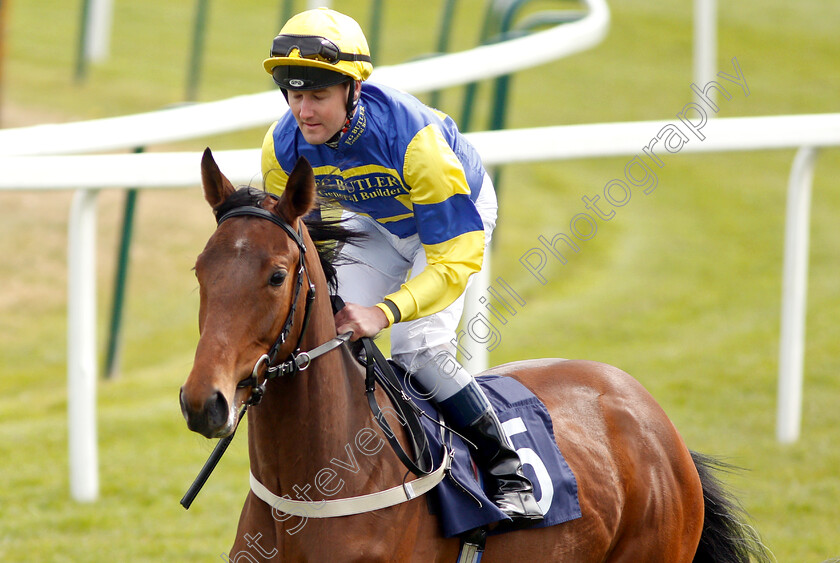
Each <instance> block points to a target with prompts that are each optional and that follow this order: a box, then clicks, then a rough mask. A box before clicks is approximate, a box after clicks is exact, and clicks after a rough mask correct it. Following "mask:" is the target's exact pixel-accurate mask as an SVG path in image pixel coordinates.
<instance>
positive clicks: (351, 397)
mask: <svg viewBox="0 0 840 563" xmlns="http://www.w3.org/2000/svg"><path fill="white" fill-rule="evenodd" d="M313 306H314V307H316V310H314V311H313V314H312V322H311V323H310V327H309V328H308V329H307V331H306V335H305V337H304V340H303V342H302V343H301V349H302V350H305V351H306V350H310V349H312V348H314V347H315V346H318V345H320V344H323V343H324V342H326V341H328V340H330V339H331V338H332V337H334V336H335V327H334V323H333V322H332V312H331V309H329V308H327V310H326V313H325V312H324V303H323V302H321V300H320V299H316V301H315V303H313ZM326 307H329V304H327V305H326ZM363 391H364V378H363V372H362V369H361V367H360V366H359V365H358V364H357V363H356V362H355V361H354V360H353V358H352V356H351V354H350V353H349V352H348V351H347V349H346V347H344V346H342V347H341V348H339V349H337V350H333V351H331V352H329V353H327V354H326V355H324V356H321V357H320V358H318V359H316V360H314V361H313V362H312V365H311V367H310V368H309V369H307V370H306V371H303V372H300V373H298V374H296V375H293V376H288V377H286V378H282V379H277V380H273V381H270V382H269V383H268V385H267V389H266V393H265V396H264V398H263V400H262V402H261V403H260V405H258V406H257V407H256V408H253V409H251V411H250V412H249V417H250V420H249V426H248V432H249V449H250V451H251V452H250V456H251V470H252V471H253V472H254V474H255V476H257V478H258V479H260V481H262V482H263V484H265V485H266V486H268V487H269V488H270V489H272V490H273V491H274V492H275V493H276V494H279V495H283V494H288V495H290V496H291V498H301V499H302V498H303V496H304V493H300V491H302V490H307V491H308V492H307V493H305V496H311V498H313V499H319V498H324V495H322V494H320V493H319V492H318V490H317V483H316V482H315V479H316V476H317V475H319V474H320V475H322V478H323V479H329V477H330V476H331V475H332V476H333V477H332V479H331V481H330V484H329V486H328V487H325V488H326V489H332V488H335V487H336V486H337V484H338V483H339V482H341V481H343V482H344V483H346V485H347V488H346V490H345V493H347V494H339V495H338V496H339V497H341V496H348V495H352V494H355V493H356V492H357V491H355V490H354V488H357V487H361V486H363V485H364V484H365V482H366V481H367V480H368V477H369V476H370V473H371V471H372V470H373V466H378V465H380V463H381V458H380V457H379V454H378V453H377V454H376V455H373V454H372V453H371V452H372V451H373V449H374V448H373V446H372V445H371V444H372V443H373V438H372V436H373V435H372V434H371V431H370V430H365V429H369V428H372V427H373V426H374V425H375V424H374V422H373V418H372V415H371V413H370V409H369V407H368V405H367V402H366V400H365V395H364V393H363ZM323 470H327V471H326V472H324V471H323ZM375 473H376V474H377V475H382V471H381V470H378V471H375ZM339 480H341V481H339ZM306 485H309V487H308V488H307V487H306ZM322 490H323V489H322ZM296 495H297V496H296Z"/></svg>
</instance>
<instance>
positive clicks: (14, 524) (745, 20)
mask: <svg viewBox="0 0 840 563" xmlns="http://www.w3.org/2000/svg"><path fill="white" fill-rule="evenodd" d="M193 4H194V3H192V2H162V1H159V0H149V1H147V2H142V3H140V2H116V3H115V23H114V37H113V40H112V41H113V47H112V57H111V59H110V60H109V61H108V62H106V63H103V64H101V65H97V66H93V67H91V68H89V69H88V75H87V79H86V81H84V82H83V83H76V82H75V81H74V80H73V76H74V65H75V58H74V57H75V49H76V36H75V34H76V27H77V25H78V9H79V5H80V3H79V2H72V3H66V2H57V1H54V0H42V1H41V2H13V3H12V5H11V7H10V9H9V12H8V13H9V16H10V21H9V22H8V24H7V31H8V35H7V37H8V44H7V45H6V60H5V61H4V62H5V69H4V73H3V80H4V83H3V84H2V88H3V97H2V102H1V103H0V105H1V106H2V123H3V124H4V125H9V124H10V123H24V122H26V123H36V122H45V121H71V120H73V119H78V118H92V117H103V116H113V115H120V114H126V113H133V112H140V111H150V110H154V109H157V108H160V107H165V106H167V105H171V104H174V103H178V102H181V101H183V99H184V92H185V91H186V76H187V64H188V60H189V52H190V33H191V31H190V26H191V20H192V10H193V9H194V5H193ZM277 4H278V3H276V2H257V1H256V0H248V1H246V2H234V1H233V0H219V1H217V2H214V3H212V6H211V12H210V20H209V27H208V35H207V38H206V57H205V66H204V68H203V73H202V79H201V83H200V89H199V96H198V98H199V100H215V99H221V98H224V97H228V96H233V95H239V94H246V93H252V92H257V91H260V90H263V89H265V88H267V87H268V85H269V84H268V77H267V76H266V75H265V74H264V73H263V71H262V69H261V65H260V63H261V60H262V58H263V56H264V54H265V52H266V51H267V46H268V44H269V41H270V38H271V37H272V36H273V34H274V33H275V32H276V31H277V29H278V27H279V24H278V21H279V13H278V8H277ZM333 4H334V6H335V7H336V8H338V9H341V10H344V11H347V12H350V13H352V14H354V15H355V16H356V17H357V18H358V19H359V20H360V22H361V23H362V24H363V26H367V25H368V22H369V21H370V14H369V3H368V2H362V1H361V0H359V1H355V2H351V1H342V0H337V1H335V2H334V3H333ZM386 4H387V7H386V10H387V11H386V13H385V16H384V22H383V30H384V31H383V36H382V39H381V44H380V50H379V52H380V56H379V58H378V59H377V62H379V63H381V64H393V63H397V62H399V61H402V60H406V59H408V58H411V57H414V56H418V55H420V54H422V53H426V52H429V51H431V50H432V48H433V45H434V43H435V36H434V35H435V30H436V26H437V15H436V14H437V10H438V9H439V7H440V4H441V2H435V3H425V4H424V3H412V4H411V8H410V10H411V17H404V14H402V13H401V12H403V11H406V10H408V8H406V7H404V6H407V4H403V3H399V4H397V3H386ZM539 4H540V5H541V6H545V5H551V4H552V3H551V2H541V3H539ZM482 6H483V2H479V1H478V0H473V1H471V2H467V3H463V5H462V6H461V7H460V8H459V10H458V12H457V15H458V20H457V22H456V28H455V29H456V33H455V37H454V43H455V45H456V46H457V47H466V46H468V45H471V44H472V43H473V42H474V41H475V39H476V37H477V35H478V29H477V26H478V23H477V22H479V21H480V13H481V10H482ZM610 6H611V9H612V26H611V30H610V34H609V36H608V38H607V39H606V40H605V42H604V43H603V44H602V45H600V46H599V47H597V48H596V49H594V50H592V51H590V52H587V53H584V54H581V55H578V56H576V57H573V58H571V59H568V60H563V61H558V62H556V63H552V64H550V65H546V66H543V67H540V68H537V69H531V70H527V71H524V72H522V73H519V74H518V75H517V76H516V77H515V78H514V80H513V81H512V86H513V89H512V92H511V99H510V102H511V105H510V108H509V114H508V126H510V127H530V126H538V125H548V124H551V125H553V124H564V123H588V122H606V121H631V120H642V119H669V120H674V119H676V117H675V116H676V113H677V112H679V111H680V110H681V109H682V107H683V106H684V104H685V103H687V102H688V101H690V99H691V93H690V90H689V85H690V84H691V80H692V77H691V16H692V2H689V1H687V0H684V1H683V2H672V3H661V2H655V1H653V0H637V1H634V2H629V1H626V0H617V1H614V2H611V3H610ZM838 16H840V5H837V4H836V3H828V2H823V1H820V0H805V1H802V2H798V3H790V2H782V1H781V0H771V1H770V2H759V1H758V0H748V1H743V2H738V3H730V4H721V5H719V21H720V27H719V45H718V52H719V62H720V67H721V69H722V70H729V69H730V68H731V64H730V60H731V59H732V57H737V59H738V61H739V63H740V65H741V68H742V70H743V72H744V75H745V76H746V78H747V80H748V83H749V87H750V96H749V97H745V96H744V95H743V94H742V93H741V92H737V91H733V92H732V93H733V98H732V99H731V100H728V101H723V100H721V101H720V105H721V111H720V114H719V115H721V116H744V115H770V114H782V113H815V112H835V111H838V105H837V95H836V93H837V92H838V91H840V73H838V72H837V70H838V67H837V60H838V56H839V55H840V48H838V44H837V41H836V38H835V35H836V22H837V21H838ZM418 29H421V30H424V32H422V33H421V32H418V31H417V30H418ZM523 56H527V54H523ZM487 90H488V88H486V87H485V88H482V95H481V97H480V99H479V101H478V102H477V107H476V116H477V118H478V117H480V122H479V123H480V124H477V125H476V126H475V127H474V128H483V126H484V125H483V123H486V121H485V120H486V111H487V110H486V108H487V106H488V98H487ZM459 94H460V90H459V89H453V90H452V91H450V92H447V95H446V96H445V97H444V101H443V103H442V104H441V108H442V109H444V110H445V111H448V112H450V113H452V114H453V116H455V117H456V118H457V117H459V113H460V111H461V108H460V96H459ZM262 133H263V132H262V131H261V130H255V131H246V132H242V133H237V134H232V135H225V136H220V137H215V138H212V139H197V140H193V141H187V142H183V143H178V144H177V145H174V148H178V149H200V148H203V147H204V146H207V145H210V146H212V147H213V148H216V149H221V148H241V147H255V146H257V145H258V144H259V142H260V141H261V139H262ZM652 133H653V132H652ZM648 140H649V139H645V138H640V139H639V150H641V148H642V147H644V146H645V145H646V144H647V142H648ZM171 148H173V147H150V150H168V149H171ZM792 159H793V151H766V152H760V153H730V154H708V155H685V154H681V155H670V156H668V157H667V158H666V159H665V166H664V167H663V168H661V169H657V170H656V173H657V176H658V182H659V183H658V187H657V189H656V190H655V191H654V192H652V193H651V194H650V195H643V194H642V193H641V191H639V190H637V191H635V192H634V194H633V197H632V199H631V201H630V202H629V203H628V204H627V205H626V206H624V207H621V208H617V209H616V210H615V211H616V216H615V217H614V218H613V219H612V220H610V221H598V232H597V235H596V236H595V237H593V238H592V239H591V240H588V241H585V242H581V243H580V252H578V253H576V254H575V253H570V254H569V256H567V258H568V262H567V263H566V264H565V265H561V264H559V263H558V262H554V263H551V264H549V265H548V266H547V267H546V269H545V270H544V271H543V273H544V275H545V276H546V279H547V283H546V284H544V285H543V284H540V283H539V282H537V281H536V279H535V278H534V277H533V276H532V275H531V274H530V273H529V272H527V271H526V270H525V268H523V266H522V265H521V263H520V262H519V258H520V257H521V256H522V255H523V254H524V253H526V252H527V251H528V250H529V249H530V248H532V247H536V246H538V245H539V242H538V240H537V237H538V236H540V235H543V236H545V237H547V238H551V237H552V236H553V235H554V234H555V233H558V232H565V233H568V232H569V221H570V220H571V219H572V217H573V216H574V215H575V214H576V213H579V212H582V211H584V207H583V203H582V202H581V196H583V195H590V196H591V195H594V194H600V193H601V191H602V189H603V186H604V184H605V183H606V182H608V181H609V180H610V179H612V178H616V177H620V176H621V175H622V174H623V170H624V165H625V163H626V162H627V160H628V159H627V158H610V159H597V160H580V161H568V162H566V161H564V162H559V163H543V164H538V165H530V166H523V165H517V166H509V167H506V168H505V170H504V173H503V178H502V182H501V184H500V196H501V210H502V211H501V219H500V222H499V227H498V230H497V235H496V244H495V248H494V263H493V268H494V276H502V277H503V278H504V279H505V280H506V281H507V282H508V283H509V284H510V285H511V287H513V288H514V289H515V290H516V291H517V292H518V293H519V294H520V295H521V296H522V297H523V298H524V299H525V300H526V302H527V303H526V305H525V306H523V307H522V308H521V309H520V310H519V311H518V313H517V315H516V316H515V317H511V319H510V322H509V323H508V324H507V325H505V326H504V327H502V328H501V334H502V345H501V346H500V347H499V348H498V349H497V350H496V351H494V353H493V354H492V356H491V360H492V362H493V363H501V362H506V361H511V360H515V359H522V358H530V357H541V356H562V357H570V358H590V359H596V360H601V361H605V362H608V363H612V364H615V365H618V366H620V367H622V368H623V369H625V370H627V371H628V372H630V373H632V374H633V375H635V376H636V377H637V378H639V380H640V381H641V382H642V383H643V384H644V385H645V386H646V387H647V388H648V389H650V390H651V392H652V393H653V394H654V396H655V397H656V398H657V399H658V400H659V401H660V403H661V404H662V405H663V407H664V408H665V410H666V411H667V412H668V413H669V415H670V416H671V417H672V419H673V420H674V422H675V423H676V425H677V427H678V428H679V429H680V431H681V433H682V434H683V436H684V437H685V439H686V441H687V443H688V444H689V446H690V447H691V448H693V449H696V450H698V451H702V452H705V453H709V454H713V455H721V456H723V457H725V458H727V459H728V460H730V461H731V462H733V463H735V464H736V465H740V466H743V467H745V468H748V471H746V472H744V473H740V474H737V475H733V476H728V477H727V482H728V484H729V485H730V486H731V487H733V489H734V490H736V491H737V492H738V494H739V497H740V499H741V500H742V502H743V503H744V505H745V506H746V508H747V509H748V510H749V511H750V513H751V514H752V516H753V519H754V524H755V526H756V527H757V528H758V530H759V531H760V532H761V533H762V535H763V537H764V539H765V541H766V543H767V544H768V546H769V547H770V548H771V549H772V550H773V552H774V553H775V555H776V557H777V558H778V560H779V561H780V562H785V563H786V562H812V561H813V562H820V561H824V560H827V559H829V558H833V557H838V556H840V537H838V535H837V533H836V530H837V522H838V521H840V506H838V502H837V499H838V498H840V471H838V469H837V468H838V467H840V448H838V444H837V432H836V428H838V427H840V410H838V409H837V407H836V405H837V400H838V397H840V382H838V379H837V373H838V372H840V327H838V322H837V321H838V318H840V293H839V292H838V291H837V289H838V281H837V280H838V279H840V261H838V259H837V257H838V256H840V235H838V233H837V229H836V223H837V217H838V215H840V192H838V191H837V190H836V185H835V181H834V178H836V177H838V174H840V153H838V151H837V150H836V149H830V150H825V151H822V153H821V154H820V156H819V159H818V162H817V169H816V177H815V183H814V196H813V205H812V226H811V252H810V259H811V262H810V278H809V287H808V291H809V294H808V317H807V323H808V324H807V340H806V362H805V396H804V412H803V421H802V438H801V440H800V441H799V442H797V443H796V444H794V445H789V446H782V445H779V444H778V443H776V441H775V438H774V432H775V409H776V386H777V371H778V341H779V322H780V320H779V316H780V296H781V269H782V246H783V228H784V210H785V198H786V183H787V176H788V173H789V170H790V164H791V162H792ZM130 183H131V179H130V178H126V184H127V185H130ZM69 203H70V194H65V193H57V192H56V193H12V194H0V249H2V251H3V252H2V255H3V257H4V260H3V261H2V262H0V284H2V285H0V287H2V288H3V291H2V294H0V334H2V336H3V338H2V340H0V459H2V463H0V558H2V559H3V560H4V561H74V562H76V561H211V560H217V558H218V556H219V554H220V553H223V552H226V551H227V549H228V547H229V546H230V544H231V542H232V541H233V536H234V533H235V529H236V528H235V526H236V521H237V519H238V514H239V510H240V508H241V503H242V500H243V498H244V494H245V491H246V489H247V484H246V483H247V459H246V456H245V449H244V443H245V440H244V438H245V437H244V436H240V437H238V438H237V439H236V440H235V442H234V445H233V446H232V448H231V450H230V451H229V452H228V454H227V455H226V456H225V459H224V460H223V461H222V463H221V465H220V466H219V468H218V469H217V471H216V472H215V473H214V475H213V477H212V478H211V480H210V482H209V484H208V485H207V487H206V488H205V490H204V491H203V492H202V493H201V495H200V496H199V498H198V500H197V501H196V504H195V505H194V506H193V508H192V509H190V511H188V512H187V511H184V510H183V509H182V508H181V506H180V505H179V504H178V500H179V499H180V497H181V495H182V494H183V492H184V491H185V490H186V487H187V486H188V485H189V483H190V482H191V481H192V479H193V477H194V476H195V474H196V472H197V470H198V469H199V468H200V467H201V464H202V463H203V462H204V460H205V459H206V456H207V454H208V453H209V451H210V450H211V448H212V445H213V444H212V442H209V441H207V440H204V439H202V438H199V437H197V435H195V434H192V433H190V432H189V431H188V430H187V429H186V426H185V424H184V423H183V420H182V419H181V416H180V412H179V409H178V404H177V393H178V387H179V386H180V385H181V383H182V382H183V380H184V379H185V377H186V374H187V373H188V371H189V369H190V366H191V362H192V353H193V350H194V347H195V342H196V340H197V323H196V318H197V304H198V296H197V292H196V283H195V279H194V277H193V275H192V272H191V271H190V268H191V267H192V265H193V261H194V259H195V256H196V255H197V254H198V252H199V251H200V250H201V248H202V247H203V244H204V241H205V240H206V238H207V236H208V235H209V234H210V232H211V231H212V228H213V223H212V218H211V215H210V213H209V209H208V208H207V207H206V204H205V203H204V201H203V198H202V196H201V194H200V191H199V190H198V188H195V189H187V190H172V191H155V192H151V191H149V192H143V193H142V194H141V195H140V198H139V203H138V216H137V222H136V227H135V241H134V246H133V248H132V262H131V271H130V279H129V295H128V300H127V304H126V306H127V309H126V311H125V321H126V322H125V327H124V342H123V348H122V350H123V353H122V361H121V366H122V370H121V373H120V376H119V378H117V379H115V380H113V381H106V382H102V383H101V384H100V385H99V388H98V405H99V408H98V428H99V447H100V449H99V455H100V479H101V498H100V500H99V501H98V502H96V503H93V504H78V503H75V502H73V501H72V500H70V497H69V488H68V477H67V437H66V435H67V422H66V406H67V405H66V403H67V394H66V317H65V315H66V236H65V233H66V228H67V225H66V222H67V211H68V207H69ZM121 209H122V194H121V193H120V192H119V191H117V190H106V191H104V192H103V193H102V195H101V197H100V204H99V211H100V213H99V218H100V219H99V241H100V242H99V253H98V257H99V258H98V264H99V281H98V283H99V307H100V309H99V310H100V313H99V319H98V321H99V326H100V329H101V332H100V334H104V330H105V327H106V325H107V320H108V319H107V312H108V307H109V306H110V296H109V292H110V290H111V286H112V278H113V271H114V256H115V253H116V244H117V234H118V231H119V222H120V215H121ZM101 348H102V349H103V350H104V342H102V343H101Z"/></svg>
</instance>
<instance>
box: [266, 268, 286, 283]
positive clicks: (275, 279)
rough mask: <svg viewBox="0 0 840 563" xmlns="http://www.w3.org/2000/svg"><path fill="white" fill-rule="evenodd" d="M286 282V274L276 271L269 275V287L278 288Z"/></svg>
mask: <svg viewBox="0 0 840 563" xmlns="http://www.w3.org/2000/svg"><path fill="white" fill-rule="evenodd" d="M284 281H286V272H283V271H281V270H278V271H276V272H274V273H273V274H271V277H270V278H269V279H268V283H269V285H273V286H279V285H283V282H284Z"/></svg>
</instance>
